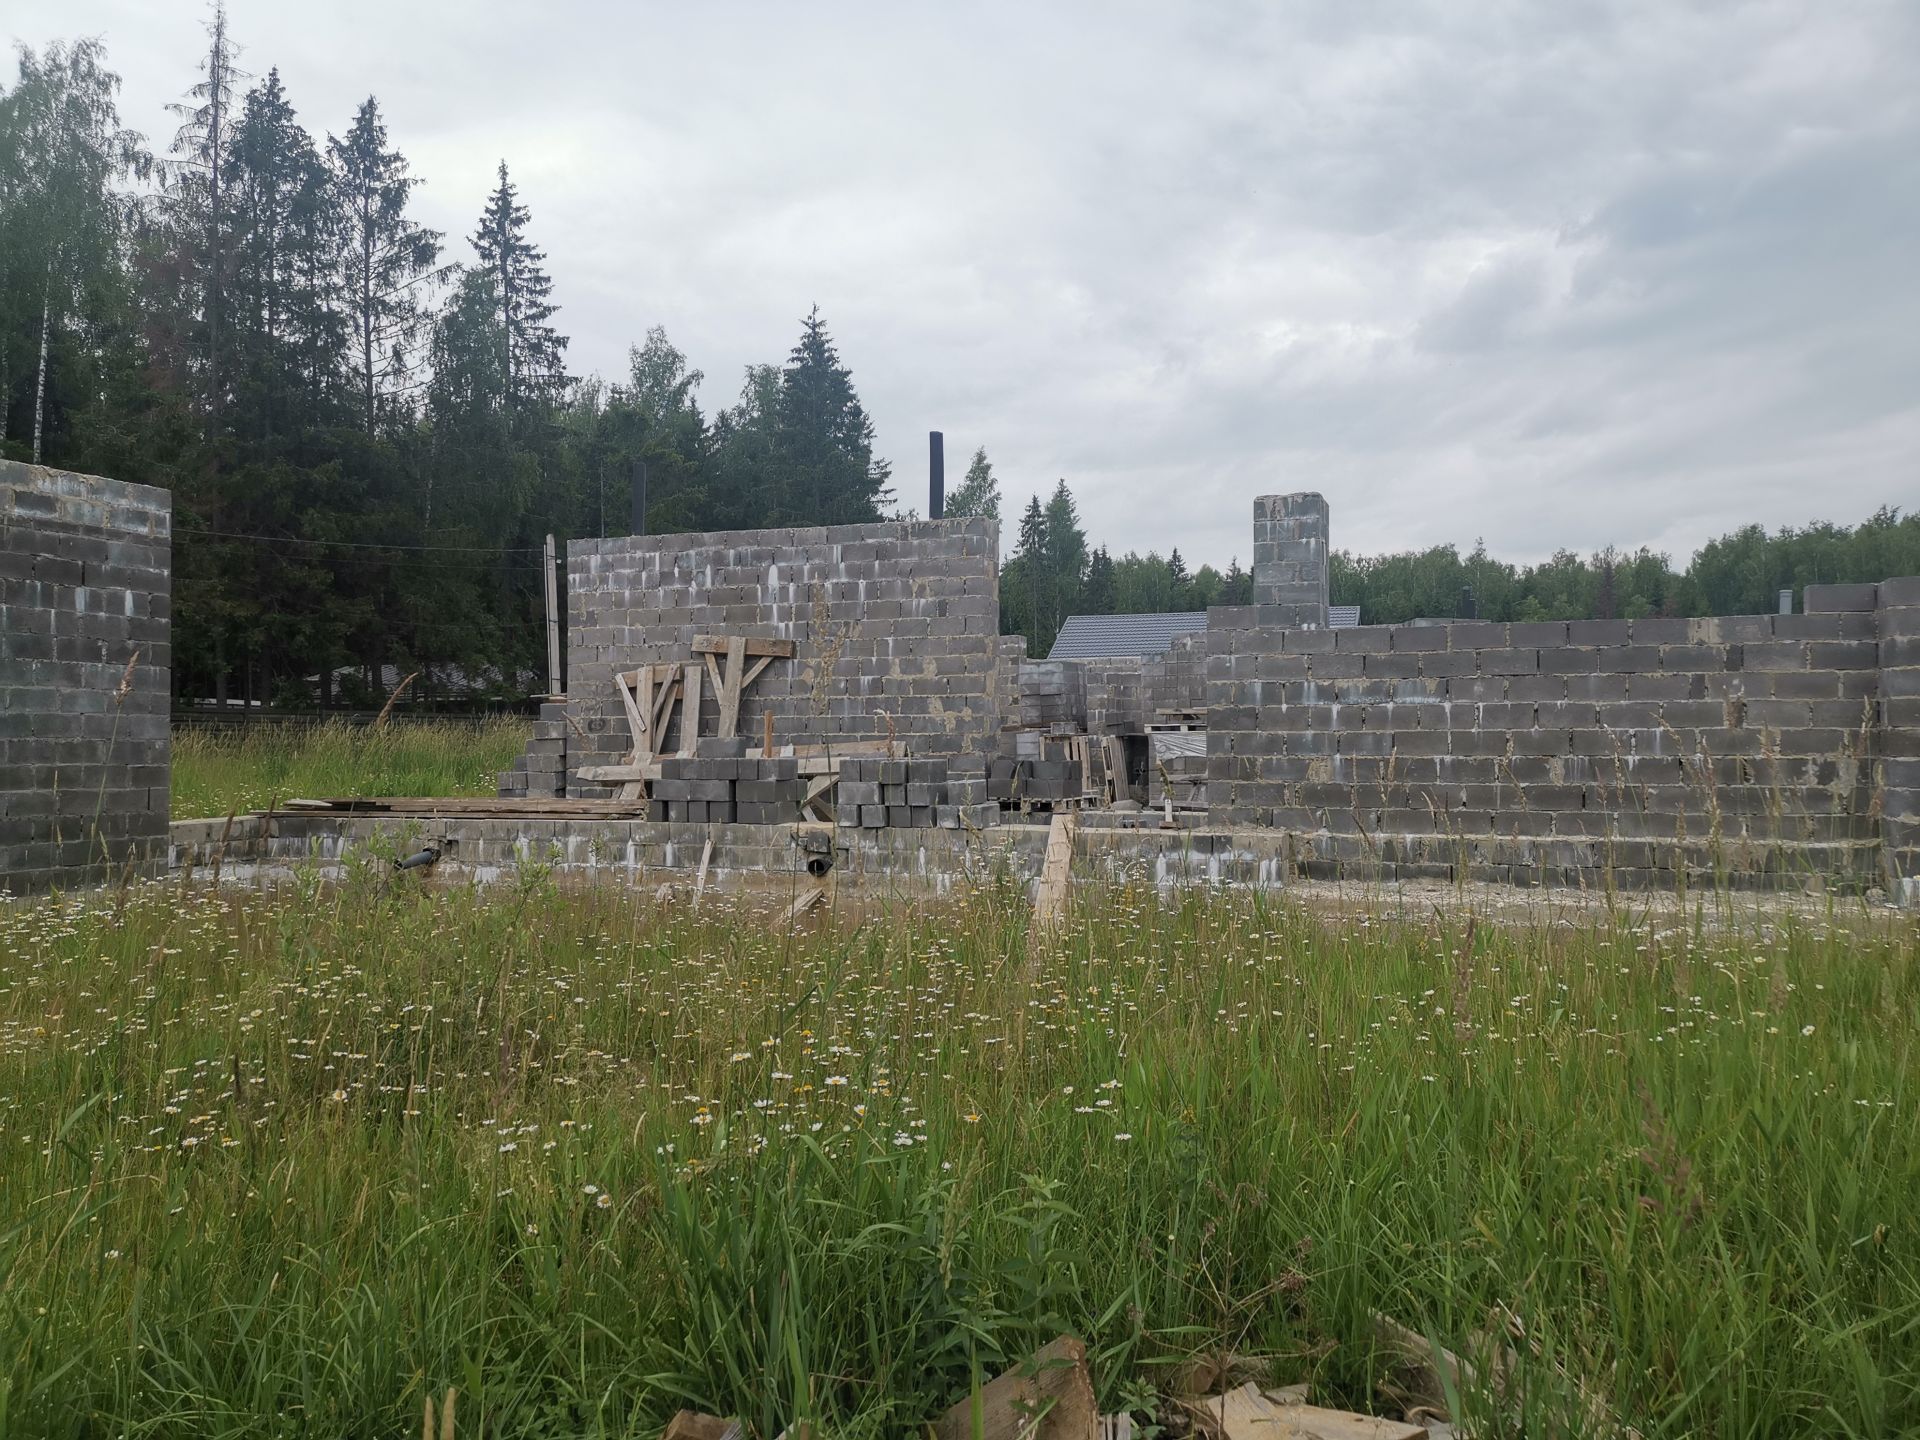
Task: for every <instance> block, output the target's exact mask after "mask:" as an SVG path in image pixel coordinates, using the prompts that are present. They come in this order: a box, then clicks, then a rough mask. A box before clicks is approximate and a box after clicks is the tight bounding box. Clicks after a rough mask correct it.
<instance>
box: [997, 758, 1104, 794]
mask: <svg viewBox="0 0 1920 1440" xmlns="http://www.w3.org/2000/svg"><path fill="white" fill-rule="evenodd" d="M1083 789H1084V779H1083V777H1082V775H1081V773H1080V763H1079V762H1078V761H1077V760H1007V759H996V760H994V761H993V762H992V764H990V765H989V766H988V767H987V798H988V799H990V800H993V801H995V802H996V803H998V804H1002V805H1020V804H1036V805H1053V804H1056V803H1058V802H1059V801H1062V800H1077V799H1079V798H1080V795H1081V792H1082V790H1083Z"/></svg>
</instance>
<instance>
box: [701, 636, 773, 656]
mask: <svg viewBox="0 0 1920 1440" xmlns="http://www.w3.org/2000/svg"><path fill="white" fill-rule="evenodd" d="M734 640H744V641H745V642H746V647H747V654H749V655H768V656H772V657H774V658H775V659H780V660H791V659H792V658H793V649H794V646H793V641H791V640H763V639H761V638H760V637H759V636H757V635H738V636H736V635H696V636H694V637H693V646H692V649H693V653H694V654H696V655H724V654H726V653H727V646H728V645H730V644H731V643H732V642H733V641H734Z"/></svg>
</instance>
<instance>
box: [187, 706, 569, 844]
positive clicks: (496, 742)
mask: <svg viewBox="0 0 1920 1440" xmlns="http://www.w3.org/2000/svg"><path fill="white" fill-rule="evenodd" d="M530 733H531V726H530V725H529V723H528V722H527V721H526V720H525V719H524V718H522V717H520V716H513V715H509V716H496V717H489V718H487V719H480V720H408V721H404V722H392V723H389V724H386V725H350V724H348V723H346V722H345V721H341V720H332V721H327V722H324V723H322V724H319V725H292V724H271V723H262V724H258V725H249V726H245V727H236V728H233V729H213V728H203V727H198V726H192V725H176V726H175V727H174V731H173V818H174V819H176V820H199V819H206V818H209V817H213V816H219V815H228V814H232V813H234V812H235V811H240V812H245V811H248V810H264V809H266V808H268V807H269V806H271V805H274V804H276V803H278V802H280V801H282V800H288V799H328V798H332V797H336V796H344V795H359V796H367V795H492V794H494V793H495V788H496V786H497V785H498V782H499V772H500V771H502V770H505V769H506V768H507V767H509V766H510V765H512V764H513V762H514V760H515V759H516V758H517V757H518V756H519V754H520V752H521V751H522V750H523V749H525V748H526V743H527V736H528V735H529V734H530Z"/></svg>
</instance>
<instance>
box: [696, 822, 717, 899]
mask: <svg viewBox="0 0 1920 1440" xmlns="http://www.w3.org/2000/svg"><path fill="white" fill-rule="evenodd" d="M712 860H713V837H712V836H711V835H709V836H708V837H707V843H706V844H704V845H702V846H701V847H700V873H699V874H698V875H697V876H695V877H694V881H693V898H694V899H696V900H698V899H699V898H700V897H701V896H702V895H704V894H706V893H707V866H708V864H710V863H711V862H712Z"/></svg>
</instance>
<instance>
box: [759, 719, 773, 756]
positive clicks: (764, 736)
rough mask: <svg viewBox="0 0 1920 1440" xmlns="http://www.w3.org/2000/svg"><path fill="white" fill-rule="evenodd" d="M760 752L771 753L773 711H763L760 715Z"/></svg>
mask: <svg viewBox="0 0 1920 1440" xmlns="http://www.w3.org/2000/svg"><path fill="white" fill-rule="evenodd" d="M760 753H761V754H762V755H771V754H772V753H773V711H771V710H767V711H764V712H763V713H762V714H761V716H760Z"/></svg>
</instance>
